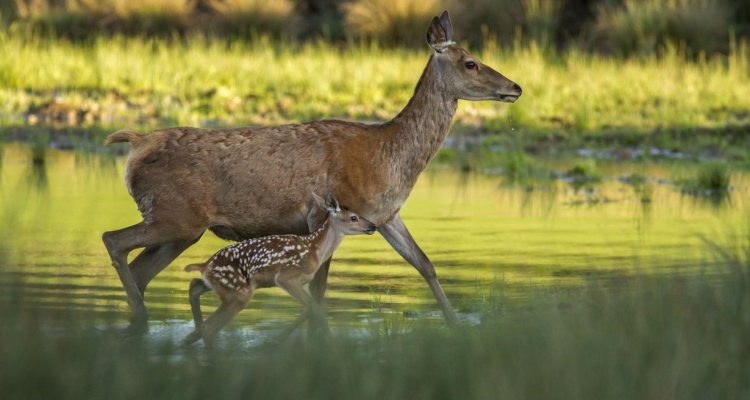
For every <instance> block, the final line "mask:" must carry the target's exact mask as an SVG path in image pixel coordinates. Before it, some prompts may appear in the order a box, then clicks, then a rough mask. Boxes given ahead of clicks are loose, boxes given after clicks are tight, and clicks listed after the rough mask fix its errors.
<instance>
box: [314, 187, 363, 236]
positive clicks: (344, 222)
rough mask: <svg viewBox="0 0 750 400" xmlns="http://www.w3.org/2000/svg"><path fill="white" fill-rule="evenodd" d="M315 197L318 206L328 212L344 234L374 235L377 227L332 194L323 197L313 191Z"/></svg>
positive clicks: (329, 216)
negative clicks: (343, 204)
mask: <svg viewBox="0 0 750 400" xmlns="http://www.w3.org/2000/svg"><path fill="white" fill-rule="evenodd" d="M312 195H313V199H315V204H317V205H318V207H320V208H322V209H323V210H325V211H327V212H328V219H329V221H330V223H331V226H332V227H334V228H335V229H338V230H339V232H341V233H343V234H344V235H361V234H368V235H372V234H373V233H375V230H376V229H377V227H376V226H375V224H373V223H372V222H370V221H368V220H367V219H365V218H363V217H361V216H359V215H357V214H355V213H354V212H352V211H351V210H348V209H346V208H343V207H341V206H339V202H338V201H336V199H335V198H334V197H333V196H332V195H328V196H326V199H325V200H324V199H323V198H322V197H320V196H318V195H317V194H315V193H313V194H312Z"/></svg>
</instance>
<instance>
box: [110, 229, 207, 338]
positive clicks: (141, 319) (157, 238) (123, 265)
mask: <svg viewBox="0 0 750 400" xmlns="http://www.w3.org/2000/svg"><path fill="white" fill-rule="evenodd" d="M163 231H164V232H163ZM201 232H203V230H200V231H199V232H197V233H196V232H178V233H175V232H168V231H167V230H166V229H162V228H161V227H160V226H159V225H158V224H155V223H151V224H149V223H146V222H139V223H137V224H135V225H133V226H130V227H127V228H123V229H119V230H116V231H109V232H105V233H104V234H103V235H102V241H103V242H104V245H105V246H106V248H107V252H108V253H109V257H110V259H111V260H112V265H113V266H114V267H115V270H116V271H117V275H118V276H119V278H120V282H122V286H123V288H124V289H125V293H126V295H127V300H128V304H129V305H130V308H131V310H132V312H133V316H132V317H131V324H130V326H129V327H128V328H129V330H131V331H134V332H143V331H145V330H146V329H148V328H147V325H146V321H147V320H148V312H147V311H146V306H145V304H144V303H143V293H142V292H141V290H140V289H139V287H138V284H137V283H136V281H135V278H134V277H133V272H132V271H131V269H130V267H129V266H128V262H127V261H128V259H127V257H128V253H130V252H131V251H133V250H135V249H137V248H139V247H156V246H157V245H160V244H163V243H167V242H172V241H176V240H180V236H183V237H186V238H189V239H182V240H193V238H195V237H198V236H199V235H200V233H201ZM180 233H182V234H180ZM152 251H155V252H157V253H158V250H152ZM144 257H145V256H144Z"/></svg>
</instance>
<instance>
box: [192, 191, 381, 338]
mask: <svg viewBox="0 0 750 400" xmlns="http://www.w3.org/2000/svg"><path fill="white" fill-rule="evenodd" d="M313 199H314V200H315V203H316V204H317V206H318V207H320V208H321V209H323V210H325V211H327V212H328V215H327V218H326V219H325V221H324V222H323V224H322V225H321V226H320V227H319V228H318V229H317V230H315V231H314V232H312V233H310V234H308V235H302V236H298V235H274V236H266V237H261V238H256V239H249V240H245V241H242V242H238V243H236V244H234V245H231V246H228V247H225V248H224V249H222V250H219V252H217V253H216V254H214V255H213V256H212V257H211V258H210V259H209V260H208V261H207V262H205V263H199V264H190V265H188V266H187V267H185V271H201V273H202V279H193V280H192V281H191V282H190V307H191V309H192V312H193V318H194V319H195V331H194V332H192V333H191V334H190V335H188V336H187V337H186V338H185V340H184V341H183V343H184V344H191V343H193V342H195V341H197V340H198V339H200V338H201V337H202V338H203V341H204V343H206V344H207V345H210V344H211V343H212V342H213V339H214V337H215V336H216V334H217V332H218V331H219V329H221V328H222V327H223V326H224V325H226V324H227V323H228V322H229V321H230V320H231V319H232V318H233V317H234V316H235V315H237V313H239V312H240V310H242V309H243V308H245V306H247V303H248V302H249V301H250V298H252V296H253V294H254V293H255V290H256V289H258V288H264V287H272V286H278V287H280V288H282V289H284V290H285V291H286V292H287V293H289V294H290V295H292V297H294V298H295V299H297V300H298V301H299V302H300V303H302V305H303V306H304V309H303V312H302V314H301V315H300V316H299V317H298V318H297V320H296V321H295V323H294V324H293V325H292V327H290V328H288V329H287V330H286V331H285V332H284V333H282V336H286V335H288V334H289V333H291V332H292V331H293V330H294V328H296V327H297V326H298V325H299V324H300V323H302V322H303V321H304V320H305V319H306V318H307V317H308V313H311V312H315V311H317V310H315V309H314V307H315V306H316V305H317V302H316V301H315V300H314V298H313V297H312V295H311V294H310V291H309V287H308V284H309V283H310V281H311V280H312V279H313V276H314V275H315V273H316V272H317V271H318V269H319V268H320V266H321V264H323V262H325V261H326V260H328V259H329V258H330V257H331V255H332V254H333V252H334V250H336V248H337V247H338V246H339V244H341V241H342V240H343V239H344V235H357V234H365V233H366V234H372V233H373V232H375V230H376V228H377V227H376V226H375V224H373V223H372V222H370V221H368V220H366V219H365V218H362V217H360V216H359V215H357V214H355V213H353V212H352V211H350V210H347V209H346V208H341V207H340V206H339V204H338V201H337V200H336V199H335V198H333V196H330V195H329V196H328V197H327V199H326V200H323V199H322V198H321V197H320V196H318V195H316V194H315V193H313ZM212 289H213V290H214V291H216V293H217V294H218V295H219V298H220V299H221V305H220V306H219V308H218V309H217V310H216V311H215V312H214V313H213V314H211V316H209V317H208V319H207V320H206V321H205V323H204V322H203V315H202V312H201V306H200V296H201V295H202V294H203V293H205V292H208V291H210V290H212Z"/></svg>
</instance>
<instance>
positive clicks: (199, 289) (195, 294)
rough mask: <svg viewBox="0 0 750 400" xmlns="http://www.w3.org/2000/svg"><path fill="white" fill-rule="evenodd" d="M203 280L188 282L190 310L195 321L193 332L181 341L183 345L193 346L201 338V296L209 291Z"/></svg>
mask: <svg viewBox="0 0 750 400" xmlns="http://www.w3.org/2000/svg"><path fill="white" fill-rule="evenodd" d="M210 290H211V289H210V288H209V287H208V286H206V283H205V282H203V279H197V278H196V279H193V280H192V281H190V291H189V292H190V310H191V311H192V312H193V321H195V330H194V331H193V332H192V333H190V334H189V335H187V336H186V337H185V339H183V340H182V344H183V345H189V344H193V343H194V342H195V341H196V340H198V339H200V338H201V328H202V326H203V312H201V295H203V293H206V292H208V291H210Z"/></svg>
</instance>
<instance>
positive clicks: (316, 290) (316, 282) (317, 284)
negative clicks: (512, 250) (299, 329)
mask: <svg viewBox="0 0 750 400" xmlns="http://www.w3.org/2000/svg"><path fill="white" fill-rule="evenodd" d="M330 267H331V259H330V258H329V259H328V260H326V261H325V262H324V263H323V264H321V265H320V268H319V269H318V272H316V273H315V276H314V277H313V280H312V281H311V282H310V286H309V287H310V289H309V290H310V292H311V295H312V298H313V300H314V301H315V304H316V305H317V308H318V312H317V313H315V314H314V315H312V318H310V333H311V334H312V333H314V332H330V330H329V329H328V319H326V313H325V299H324V296H325V293H326V289H327V288H328V270H329V269H330ZM305 319H307V316H306V317H305ZM302 322H304V319H303V320H302V321H300V324H301V323H302ZM297 326H299V324H297Z"/></svg>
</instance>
